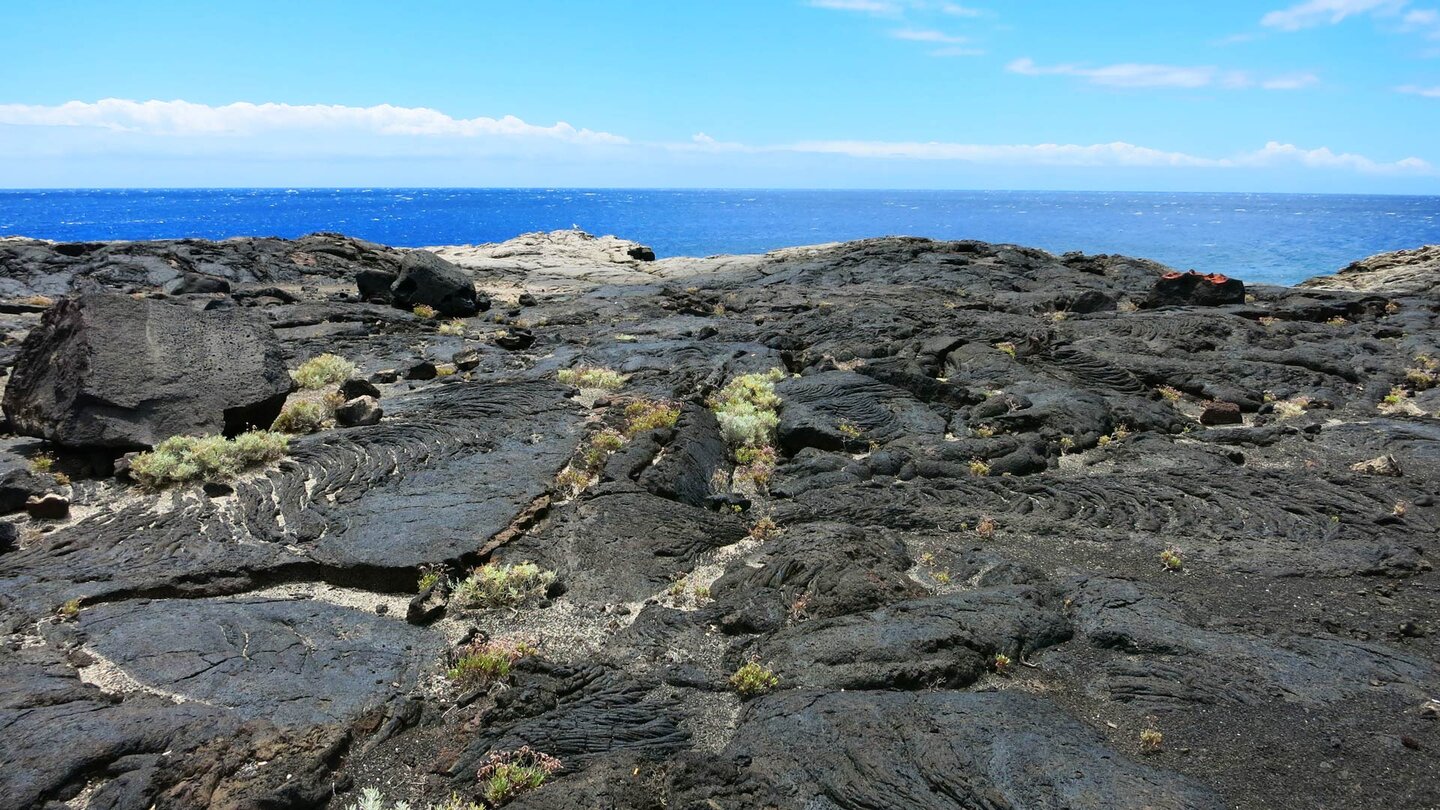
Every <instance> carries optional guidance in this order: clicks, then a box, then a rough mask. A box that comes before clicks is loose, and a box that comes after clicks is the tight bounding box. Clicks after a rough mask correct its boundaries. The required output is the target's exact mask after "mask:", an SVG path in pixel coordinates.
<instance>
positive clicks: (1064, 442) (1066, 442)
mask: <svg viewBox="0 0 1440 810" xmlns="http://www.w3.org/2000/svg"><path fill="white" fill-rule="evenodd" d="M1074 449H1075V440H1074V439H1072V438H1071V437H1069V436H1061V437H1060V452H1061V453H1068V452H1070V451H1071V450H1074Z"/></svg>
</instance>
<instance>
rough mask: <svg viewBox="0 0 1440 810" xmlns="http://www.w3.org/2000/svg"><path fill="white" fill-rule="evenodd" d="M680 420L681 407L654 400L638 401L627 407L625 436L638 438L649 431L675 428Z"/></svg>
mask: <svg viewBox="0 0 1440 810" xmlns="http://www.w3.org/2000/svg"><path fill="white" fill-rule="evenodd" d="M679 419H680V406H679V405H676V404H674V403H671V402H664V401H661V400H654V399H637V400H635V401H634V402H631V403H630V404H629V405H626V406H625V435H626V436H631V437H633V436H638V435H639V434H641V433H644V432H645V431H647V430H657V429H659V428H673V427H675V423H676V422H677V421H679Z"/></svg>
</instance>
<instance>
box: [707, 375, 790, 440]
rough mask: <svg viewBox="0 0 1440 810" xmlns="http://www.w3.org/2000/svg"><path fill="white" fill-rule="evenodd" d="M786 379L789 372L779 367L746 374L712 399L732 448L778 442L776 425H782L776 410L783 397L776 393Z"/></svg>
mask: <svg viewBox="0 0 1440 810" xmlns="http://www.w3.org/2000/svg"><path fill="white" fill-rule="evenodd" d="M784 378H785V372H784V371H781V370H780V369H778V368H772V369H770V370H769V371H768V372H765V373H763V374H742V375H740V376H739V377H736V378H734V379H732V380H731V381H730V382H728V383H726V384H725V387H724V388H722V389H720V391H719V392H717V393H716V394H715V395H714V396H712V397H711V398H710V400H709V405H710V409H711V410H712V411H714V412H715V418H716V419H717V420H718V421H719V422H720V434H721V435H722V436H723V437H724V438H725V442H726V443H727V444H729V445H730V447H731V448H732V450H733V449H734V448H739V447H763V446H766V445H773V444H774V438H775V428H776V427H777V426H779V424H780V415H779V414H778V413H777V412H776V411H777V410H778V409H779V407H780V397H779V395H778V394H776V393H775V383H776V381H777V380H781V379H784Z"/></svg>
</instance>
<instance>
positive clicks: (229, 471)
mask: <svg viewBox="0 0 1440 810" xmlns="http://www.w3.org/2000/svg"><path fill="white" fill-rule="evenodd" d="M289 447H290V439H289V438H287V437H286V436H285V435H283V434H280V433H274V432H271V431H266V430H256V431H251V432H249V433H242V434H240V435H239V436H236V437H235V438H234V439H226V438H225V437H224V436H171V437H170V438H168V439H166V440H165V441H163V442H161V443H159V444H157V445H156V446H155V449H154V450H151V451H150V452H148V453H141V454H139V455H138V456H136V457H135V459H134V461H132V462H131V463H130V475H131V476H132V477H133V478H134V479H135V480H136V481H137V482H139V483H140V484H141V485H142V486H145V487H148V488H150V489H160V488H162V487H165V486H168V485H170V484H177V483H183V482H186V481H197V480H200V481H222V480H225V479H227V478H233V477H234V476H236V475H238V474H239V473H240V472H242V471H243V470H245V469H247V468H249V467H254V466H257V465H260V464H265V463H268V462H271V461H275V460H276V459H279V458H280V457H282V456H284V455H285V452H286V451H287V450H288V449H289Z"/></svg>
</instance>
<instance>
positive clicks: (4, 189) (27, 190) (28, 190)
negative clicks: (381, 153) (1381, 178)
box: [0, 185, 1440, 199]
mask: <svg viewBox="0 0 1440 810" xmlns="http://www.w3.org/2000/svg"><path fill="white" fill-rule="evenodd" d="M115 191H140V192H171V191H232V192H233V191H278V192H290V191H295V192H304V191H532V192H553V191H632V192H633V191H652V192H654V191H661V192H696V191H703V192H804V193H812V194H813V193H855V192H867V193H885V194H924V193H929V194H935V193H940V194H947V193H948V194H957V193H966V194H1196V195H1199V194H1245V195H1252V196H1273V197H1416V198H1425V199H1428V198H1440V190H1437V191H1436V192H1435V193H1430V194H1424V193H1414V192H1410V193H1406V192H1386V191H1245V190H1228V191H1204V190H1155V189H1101V188H1097V189H1047V188H881V187H864V186H855V187H804V186H555V185H549V186H385V185H358V186H330V185H322V186H303V185H297V186H33V187H21V186H15V187H8V186H0V194H34V193H51V192H115Z"/></svg>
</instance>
